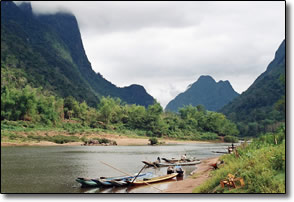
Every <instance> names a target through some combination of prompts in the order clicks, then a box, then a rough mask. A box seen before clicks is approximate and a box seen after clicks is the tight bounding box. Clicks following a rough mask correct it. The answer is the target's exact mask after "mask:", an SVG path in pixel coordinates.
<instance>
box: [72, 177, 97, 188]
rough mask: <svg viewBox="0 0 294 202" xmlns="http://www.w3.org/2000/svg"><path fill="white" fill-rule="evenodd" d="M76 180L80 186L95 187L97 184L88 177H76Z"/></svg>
mask: <svg viewBox="0 0 294 202" xmlns="http://www.w3.org/2000/svg"><path fill="white" fill-rule="evenodd" d="M76 181H77V182H78V183H80V184H81V185H82V187H97V186H98V184H97V183H96V182H95V181H93V180H92V179H90V178H84V177H78V178H77V179H76Z"/></svg>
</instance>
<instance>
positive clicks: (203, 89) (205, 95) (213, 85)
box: [166, 75, 239, 111]
mask: <svg viewBox="0 0 294 202" xmlns="http://www.w3.org/2000/svg"><path fill="white" fill-rule="evenodd" d="M238 95H239V94H238V93H237V92H236V91H234V89H233V87H232V86H231V84H230V82H229V81H227V80H226V81H219V82H216V81H215V80H214V79H213V78H212V77H211V76H209V75H202V76H200V77H199V79H198V80H197V81H196V82H195V83H193V84H192V85H190V87H189V88H188V89H187V90H186V91H185V92H183V93H180V94H179V95H178V96H177V97H176V98H175V99H174V100H172V101H170V102H169V103H168V105H167V106H166V110H170V111H177V110H178V109H179V108H180V107H183V106H185V105H190V104H191V105H192V106H197V105H203V106H205V108H206V109H207V110H211V111H217V110H219V109H220V108H221V107H223V106H224V105H225V104H227V103H228V102H230V101H231V100H232V99H233V98H235V97H236V96H238Z"/></svg>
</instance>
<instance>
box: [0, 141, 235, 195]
mask: <svg viewBox="0 0 294 202" xmlns="http://www.w3.org/2000/svg"><path fill="white" fill-rule="evenodd" d="M228 145H230V144H226V143H199V144H182V145H180V144H177V145H166V146H50V147H37V146H29V147H28V146H24V147H1V192H2V193H150V192H151V193H155V192H158V190H157V189H155V188H153V187H151V186H141V187H136V188H107V189H101V188H81V187H80V184H79V183H77V182H76V181H75V179H76V178H77V177H89V178H97V177H100V176H121V175H124V174H123V173H120V172H118V171H116V170H114V169H112V168H110V167H108V166H106V165H104V164H102V163H101V161H103V162H105V163H107V164H110V165H112V166H113V167H115V168H118V169H120V170H122V171H125V172H127V173H130V174H133V173H136V172H139V170H140V169H141V168H142V167H143V166H144V164H143V163H142V162H141V161H142V160H148V161H155V160H156V159H157V157H165V158H172V157H175V158H180V156H181V155H183V154H185V153H186V154H187V156H188V157H191V156H193V157H197V158H199V159H205V158H209V157H214V156H218V155H220V154H216V153H213V152H212V151H226V148H227V146H228ZM183 168H184V170H185V176H184V178H186V177H187V176H189V174H190V173H191V172H192V171H193V170H195V166H185V167H183ZM144 172H153V173H154V174H166V167H165V168H160V169H154V168H147V169H145V171H144ZM175 180H182V179H173V180H170V181H167V182H163V183H159V184H153V185H152V186H155V187H157V188H159V189H165V188H166V187H167V186H168V184H169V183H170V182H172V181H175Z"/></svg>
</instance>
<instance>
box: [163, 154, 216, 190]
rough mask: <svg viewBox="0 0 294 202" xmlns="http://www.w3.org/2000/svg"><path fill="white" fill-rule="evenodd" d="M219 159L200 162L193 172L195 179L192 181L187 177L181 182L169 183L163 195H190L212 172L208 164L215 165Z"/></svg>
mask: <svg viewBox="0 0 294 202" xmlns="http://www.w3.org/2000/svg"><path fill="white" fill-rule="evenodd" d="M218 159H219V157H214V158H209V159H205V160H202V162H201V164H199V165H197V169H196V170H195V171H194V174H196V176H197V177H196V178H195V179H193V178H192V177H189V178H187V179H184V180H183V181H176V182H173V183H171V184H170V185H169V186H168V188H167V189H166V190H165V191H164V192H165V193H192V191H193V189H194V188H195V187H197V186H199V185H201V184H202V183H204V182H205V181H206V180H207V179H208V178H209V174H210V171H211V170H212V168H211V166H209V164H211V163H216V162H217V161H218Z"/></svg>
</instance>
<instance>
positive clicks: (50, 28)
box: [1, 1, 154, 106]
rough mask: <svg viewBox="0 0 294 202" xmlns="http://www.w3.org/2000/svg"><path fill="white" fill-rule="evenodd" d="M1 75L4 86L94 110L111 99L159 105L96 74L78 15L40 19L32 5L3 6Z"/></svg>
mask: <svg viewBox="0 0 294 202" xmlns="http://www.w3.org/2000/svg"><path fill="white" fill-rule="evenodd" d="M1 74H2V75H6V76H5V77H4V76H1V86H3V85H19V87H22V86H21V85H25V84H30V85H31V86H33V87H42V88H43V89H45V90H48V92H52V93H54V94H56V95H58V96H60V97H67V96H73V97H74V98H75V99H77V100H78V101H80V102H81V101H84V100H85V101H86V102H87V103H88V104H89V105H90V106H96V105H97V103H99V99H100V97H101V96H108V95H109V96H112V97H119V98H120V99H121V100H122V101H124V102H126V103H129V104H138V105H143V106H148V105H150V104H153V103H154V98H153V97H152V96H150V95H149V94H148V93H147V92H146V90H145V89H144V87H143V86H140V85H135V84H134V85H131V86H128V87H124V88H119V87H116V86H115V85H114V84H112V83H111V82H109V81H107V80H106V79H104V78H103V76H102V75H101V74H100V73H95V72H94V71H93V69H92V67H91V64H90V62H89V60H88V58H87V56H86V53H85V50H84V47H83V42H82V39H81V34H80V31H79V27H78V24H77V20H76V18H75V16H74V15H72V14H69V13H57V14H54V15H38V16H36V15H34V14H33V12H32V8H31V5H30V3H22V4H21V5H19V6H16V5H15V4H14V3H13V2H8V1H1ZM2 79H3V80H2ZM20 81H22V82H20Z"/></svg>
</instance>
